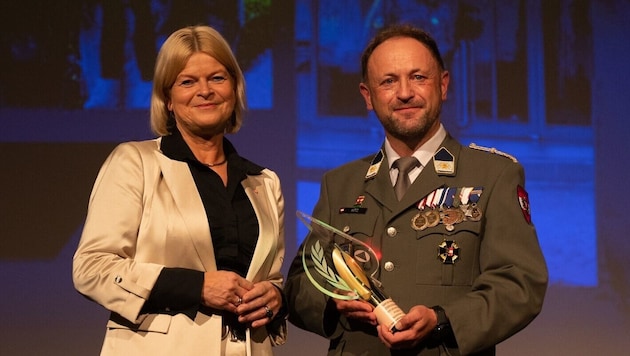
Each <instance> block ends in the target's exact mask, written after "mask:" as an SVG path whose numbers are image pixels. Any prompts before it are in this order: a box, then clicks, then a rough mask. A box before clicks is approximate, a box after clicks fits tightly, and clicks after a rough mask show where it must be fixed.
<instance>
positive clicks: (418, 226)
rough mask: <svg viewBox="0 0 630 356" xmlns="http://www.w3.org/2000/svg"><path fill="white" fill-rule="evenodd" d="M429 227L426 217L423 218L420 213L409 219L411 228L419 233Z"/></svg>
mask: <svg viewBox="0 0 630 356" xmlns="http://www.w3.org/2000/svg"><path fill="white" fill-rule="evenodd" d="M428 226H429V222H428V221H427V217H426V216H424V214H423V213H422V212H420V213H418V214H416V215H415V216H414V217H413V218H411V228H413V229H414V230H417V231H421V230H424V229H426V228H427V227H428Z"/></svg>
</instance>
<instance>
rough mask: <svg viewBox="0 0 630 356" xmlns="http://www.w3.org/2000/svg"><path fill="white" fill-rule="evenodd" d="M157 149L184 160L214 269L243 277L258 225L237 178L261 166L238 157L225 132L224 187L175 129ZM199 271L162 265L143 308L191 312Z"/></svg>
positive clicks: (196, 300) (198, 297) (196, 299)
mask: <svg viewBox="0 0 630 356" xmlns="http://www.w3.org/2000/svg"><path fill="white" fill-rule="evenodd" d="M161 149H162V152H163V153H164V155H166V156H167V157H169V158H171V159H174V160H177V161H182V162H186V163H188V168H189V169H190V172H191V174H192V176H193V179H194V181H195V185H196V186H197V191H198V192H199V196H200V198H201V201H202V202H203V206H204V209H205V211H206V216H207V217H208V224H209V226H210V233H211V235H212V244H213V246H214V254H215V258H216V263H217V269H219V270H228V271H233V272H235V273H238V274H239V275H241V276H242V277H245V275H246V274H247V270H248V268H249V265H250V263H251V260H252V256H253V254H254V249H255V248H256V242H257V240H258V234H259V226H258V219H257V218H256V214H255V212H254V208H253V207H252V204H251V202H250V201H249V198H248V197H247V195H246V194H245V190H244V189H243V186H242V185H241V181H242V180H243V179H245V178H246V177H247V175H258V174H260V173H261V171H262V170H263V168H262V167H260V166H258V165H256V164H254V163H252V162H250V161H248V160H246V159H244V158H242V157H240V156H239V155H238V153H237V152H236V150H235V149H234V146H233V145H232V144H231V143H230V142H229V141H228V140H227V139H225V138H224V139H223V149H224V152H225V156H226V158H227V162H228V163H227V164H228V183H227V187H226V186H224V185H223V181H222V180H221V177H219V175H218V174H216V173H215V172H214V171H213V170H211V169H210V168H208V167H206V166H205V165H203V164H202V163H200V162H199V161H198V160H197V159H196V158H195V156H194V155H193V153H192V151H191V150H190V148H189V147H188V145H187V144H186V142H185V141H184V139H183V138H182V136H181V134H180V132H179V131H177V130H175V132H173V134H172V135H170V136H164V137H162V144H161ZM203 277H204V272H203V271H195V270H190V269H184V268H174V267H166V268H164V269H163V270H162V272H161V273H160V276H159V277H158V280H157V281H156V284H155V286H154V287H153V290H152V292H151V295H150V297H149V300H148V301H147V302H146V303H145V308H144V311H147V312H148V311H151V312H163V311H170V313H177V312H180V313H181V312H184V313H186V314H187V315H189V316H190V317H191V318H194V313H196V311H197V309H198V306H199V305H200V303H201V288H202V287H203Z"/></svg>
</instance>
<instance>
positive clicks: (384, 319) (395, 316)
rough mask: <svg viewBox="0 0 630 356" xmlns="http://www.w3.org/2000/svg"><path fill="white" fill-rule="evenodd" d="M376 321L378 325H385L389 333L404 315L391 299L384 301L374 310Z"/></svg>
mask: <svg viewBox="0 0 630 356" xmlns="http://www.w3.org/2000/svg"><path fill="white" fill-rule="evenodd" d="M374 314H376V320H377V321H378V323H379V324H380V325H385V326H386V327H387V328H388V329H389V330H390V331H393V330H394V328H395V326H396V323H398V321H399V320H400V319H402V317H403V316H405V313H404V312H403V311H402V310H401V309H400V307H398V305H396V303H394V301H393V300H392V299H391V298H388V299H385V300H384V301H382V302H380V303H379V304H378V305H377V306H376V307H375V308H374Z"/></svg>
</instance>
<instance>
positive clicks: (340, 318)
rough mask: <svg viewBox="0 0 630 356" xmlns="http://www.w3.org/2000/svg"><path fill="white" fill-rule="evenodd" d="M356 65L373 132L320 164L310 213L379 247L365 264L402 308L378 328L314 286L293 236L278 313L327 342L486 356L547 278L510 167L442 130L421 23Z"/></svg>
mask: <svg viewBox="0 0 630 356" xmlns="http://www.w3.org/2000/svg"><path fill="white" fill-rule="evenodd" d="M362 74H363V80H362V83H361V84H360V92H361V94H362V96H363V97H364V99H365V102H366V104H367V108H368V110H374V111H375V113H376V115H377V116H378V118H379V120H380V122H381V123H382V125H383V127H384V129H385V142H384V143H383V146H382V149H381V150H380V152H378V153H376V154H375V155H371V156H370V157H366V158H363V159H360V160H357V161H354V162H351V163H348V164H346V165H344V166H342V167H339V168H337V169H334V170H332V171H330V172H327V173H326V174H325V175H324V177H323V180H322V184H321V191H320V197H319V201H318V203H317V205H316V206H315V209H314V212H313V216H314V217H315V218H317V219H319V220H322V221H324V222H327V223H328V224H330V225H331V226H333V227H335V228H337V229H339V230H341V231H343V232H346V233H347V234H349V235H351V236H352V237H354V238H356V239H359V240H362V241H364V242H365V243H367V244H368V245H370V246H371V247H372V248H373V249H374V250H375V251H378V255H379V258H380V268H379V270H378V271H377V275H376V277H377V278H378V280H380V281H381V282H382V286H383V290H384V292H385V293H386V294H388V295H389V297H391V298H392V300H394V301H395V302H396V303H397V304H398V305H399V306H400V308H401V309H402V310H403V311H404V313H406V314H405V315H404V316H403V317H402V318H401V319H400V320H398V321H397V322H396V324H395V326H394V327H391V328H389V327H387V326H386V325H378V322H377V318H376V315H375V313H374V305H373V304H370V303H368V302H366V301H363V300H341V299H338V298H331V297H330V296H328V295H325V294H324V293H322V292H320V291H319V290H317V289H316V287H315V286H314V285H313V283H311V281H310V280H309V278H308V277H307V276H306V274H305V272H304V267H303V257H304V261H305V262H306V263H307V264H311V265H312V264H313V258H312V256H310V250H308V249H307V250H306V251H302V249H300V252H299V253H298V256H296V258H295V260H294V261H293V263H292V265H291V267H290V271H289V275H288V278H287V284H286V287H285V290H286V293H287V295H288V300H289V309H290V314H289V315H290V316H289V320H290V321H291V322H292V323H293V324H295V325H296V326H298V327H300V328H302V329H305V330H308V331H311V332H314V333H317V334H319V335H321V336H324V337H326V338H328V339H330V346H329V355H390V354H391V355H443V354H444V355H464V354H466V355H469V354H473V355H494V354H495V345H496V344H498V343H499V342H501V341H503V340H505V339H507V338H508V337H510V336H512V335H513V334H515V333H516V332H518V331H519V330H521V329H522V328H524V327H525V326H526V325H528V324H529V323H530V322H531V321H532V320H533V319H534V318H535V317H536V315H538V313H539V312H540V310H541V307H542V303H543V298H544V295H545V291H546V287H547V281H548V275H547V269H546V265H545V261H544V258H543V255H542V252H541V250H540V246H539V244H538V240H537V236H536V232H535V229H534V226H533V225H532V223H531V219H530V215H529V204H528V200H527V193H526V191H525V189H524V172H523V168H522V166H521V165H520V164H519V163H517V161H516V159H514V158H513V157H511V156H509V155H507V154H502V153H501V152H498V151H496V150H494V149H486V148H483V147H479V146H475V145H471V147H464V146H462V145H460V144H459V143H458V142H457V141H456V140H455V139H454V138H452V137H451V136H450V135H449V134H448V133H447V132H446V130H445V128H444V127H443V126H442V124H441V122H440V111H441V106H442V102H443V101H444V100H445V99H446V94H447V89H448V84H449V73H448V72H447V71H446V70H445V69H444V64H443V62H442V58H441V56H440V53H439V51H438V48H437V45H436V43H435V41H434V40H433V39H432V38H431V37H430V36H429V35H428V34H426V33H425V32H423V31H422V30H419V29H416V28H413V27H410V26H400V25H397V26H392V27H389V28H385V29H383V30H381V31H380V32H379V33H378V34H377V35H376V37H375V38H374V39H373V40H372V41H371V42H370V44H368V46H367V48H366V49H365V51H364V53H363V56H362ZM410 157H413V158H410ZM399 158H401V159H403V160H404V161H411V163H408V162H407V163H404V164H403V163H401V162H402V161H397V160H398V159H399ZM404 158H407V159H404ZM414 158H415V159H414ZM399 178H400V179H399ZM399 181H400V182H399ZM405 185H408V188H407V189H406V190H405V189H404V188H405V187H404V186H405ZM397 195H398V197H397ZM303 254H305V255H304V256H302V255H303Z"/></svg>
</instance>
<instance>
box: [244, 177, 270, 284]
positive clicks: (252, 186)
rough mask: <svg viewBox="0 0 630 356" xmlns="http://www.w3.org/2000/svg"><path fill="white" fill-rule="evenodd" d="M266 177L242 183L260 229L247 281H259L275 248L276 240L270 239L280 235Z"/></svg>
mask: <svg viewBox="0 0 630 356" xmlns="http://www.w3.org/2000/svg"><path fill="white" fill-rule="evenodd" d="M264 177H265V176H264V175H263V174H261V175H256V176H248V177H247V179H245V180H244V181H243V182H242V185H243V188H244V189H245V193H246V194H247V196H248V197H249V200H250V202H251V203H252V206H253V208H254V212H255V213H256V217H257V218H258V225H259V228H260V231H259V233H258V241H257V243H256V248H255V249H254V255H253V256H252V262H251V264H250V266H249V270H248V271H247V279H248V280H250V281H257V277H256V274H257V273H258V271H260V269H261V267H262V266H263V264H264V263H265V261H266V259H267V257H268V256H269V255H270V254H271V252H270V251H271V249H272V248H273V244H274V242H275V239H273V238H269V237H270V236H277V235H278V233H279V232H278V231H277V230H278V227H277V226H276V224H275V223H274V222H275V219H274V218H273V217H272V216H270V215H271V213H272V212H273V210H274V206H271V203H270V202H271V199H272V198H273V197H271V196H270V195H269V192H268V190H267V189H266V186H265V181H264V179H265V178H264ZM271 255H273V254H271Z"/></svg>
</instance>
